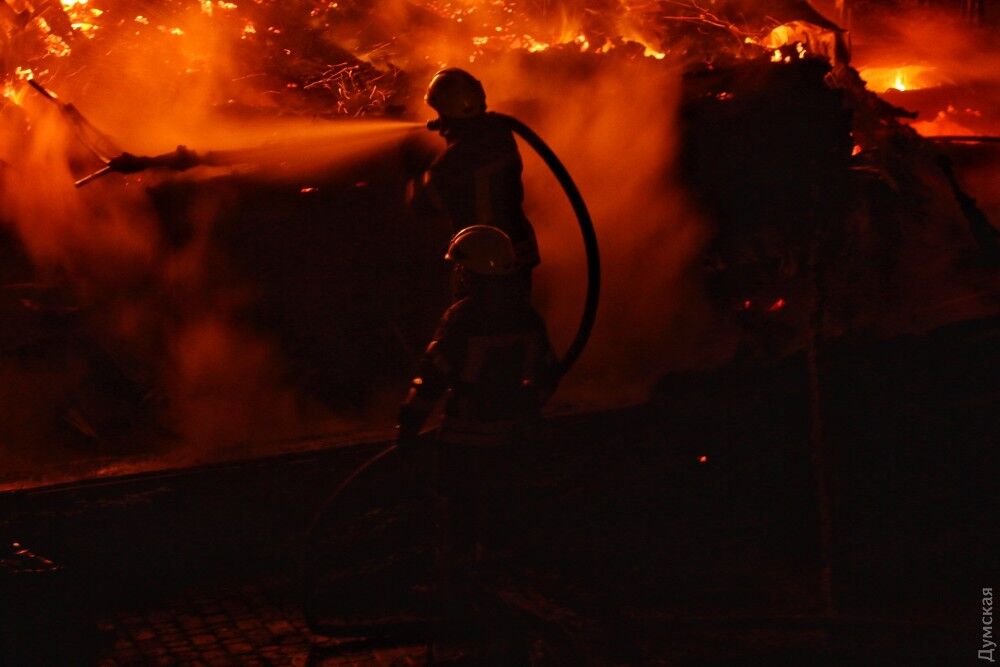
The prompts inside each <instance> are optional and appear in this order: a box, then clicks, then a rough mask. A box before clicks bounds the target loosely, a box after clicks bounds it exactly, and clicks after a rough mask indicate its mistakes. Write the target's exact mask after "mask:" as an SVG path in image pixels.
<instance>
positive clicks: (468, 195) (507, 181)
mask: <svg viewBox="0 0 1000 667" xmlns="http://www.w3.org/2000/svg"><path fill="white" fill-rule="evenodd" d="M425 99H426V101H427V104H428V105H430V107H431V108H432V109H434V110H435V111H436V112H437V113H438V119H437V120H435V121H432V122H431V123H429V124H428V127H431V128H432V129H436V130H437V131H438V132H439V133H440V134H441V136H443V137H444V138H445V141H446V142H447V148H446V149H445V151H444V153H442V154H441V155H440V156H439V157H438V158H437V159H436V160H435V161H434V162H433V163H432V164H431V166H430V169H429V170H428V171H427V172H426V173H424V175H423V177H422V179H421V182H420V183H419V184H418V187H417V188H416V191H415V193H414V204H415V205H416V206H417V208H418V209H422V210H425V211H436V212H438V213H443V214H444V215H446V216H447V217H448V219H449V221H450V223H451V226H452V230H453V232H458V231H459V230H462V229H465V228H467V227H470V226H473V225H490V226H493V227H496V228H498V229H500V230H501V231H503V232H504V233H505V234H506V235H507V236H508V237H509V238H510V240H511V243H512V244H513V247H514V254H515V257H516V267H515V268H514V269H513V270H512V272H511V273H512V277H511V280H510V282H511V284H518V285H520V286H521V287H522V288H523V289H524V290H525V291H530V289H531V270H532V269H533V268H534V267H535V266H536V265H537V264H538V263H539V255H538V245H537V243H536V241H535V232H534V229H533V228H532V226H531V223H530V222H529V221H528V218H527V216H525V214H524V209H523V208H522V204H523V201H524V186H523V185H522V183H521V172H522V170H523V166H522V164H521V154H520V153H519V152H518V149H517V143H516V142H515V140H514V134H513V132H512V131H511V127H510V125H509V124H508V123H507V122H505V121H504V119H503V118H502V117H500V116H498V115H495V114H492V113H487V112H486V93H485V91H484V90H483V84H482V83H480V82H479V80H477V79H476V78H475V77H474V76H472V75H471V74H469V73H468V72H466V71H464V70H461V69H457V68H447V69H443V70H441V71H439V72H438V73H437V74H435V75H434V78H433V79H431V82H430V85H429V86H428V88H427V96H426V98H425ZM463 271H464V270H463V269H462V268H461V265H460V266H459V268H458V270H457V272H458V284H457V286H456V287H457V288H456V292H457V294H458V295H459V296H460V295H461V293H462V292H463V289H464V288H463V287H462V283H463V282H464V279H463V278H462V273H463Z"/></svg>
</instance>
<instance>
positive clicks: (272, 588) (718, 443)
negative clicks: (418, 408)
mask: <svg viewBox="0 0 1000 667" xmlns="http://www.w3.org/2000/svg"><path fill="white" fill-rule="evenodd" d="M998 336H1000V321H998V320H996V319H991V320H984V321H976V322H967V323H960V324H955V325H952V326H949V327H946V328H943V329H939V330H937V331H934V332H932V333H929V334H927V335H923V336H918V337H909V338H904V339H896V340H892V341H886V342H880V343H867V344H846V343H837V344H829V345H826V346H822V347H821V349H820V355H819V370H820V374H819V377H820V392H821V397H822V403H821V406H822V421H823V425H824V429H823V433H824V436H825V443H826V446H827V448H828V450H829V451H830V452H831V456H830V457H829V458H828V465H829V467H828V472H829V473H830V475H829V476H830V478H831V479H832V480H833V503H832V517H833V539H832V544H833V548H832V554H833V591H834V602H835V606H836V609H837V611H838V612H839V614H840V618H841V619H842V620H841V621H840V622H837V623H834V624H833V625H830V624H827V623H824V622H822V621H821V620H820V618H819V617H820V616H821V615H822V612H823V603H822V598H821V594H820V590H821V589H820V584H819V582H820V554H821V550H820V547H819V537H820V528H819V512H818V505H817V501H816V494H815V485H814V472H815V471H814V469H813V467H812V466H811V460H812V454H811V445H810V444H809V442H810V440H809V431H810V419H809V414H810V410H809V396H810V393H809V391H808V383H807V377H808V376H807V372H806V368H805V363H804V356H799V357H794V356H793V357H790V358H789V359H788V360H787V361H786V362H783V363H781V364H779V365H772V366H769V367H750V366H743V367H737V366H730V367H726V368H723V369H720V370H717V371H713V372H699V373H692V374H689V375H677V376H670V377H668V378H667V379H665V380H664V382H663V383H662V384H661V386H660V387H659V389H658V391H657V393H656V395H655V396H654V398H653V399H652V400H651V401H650V402H649V403H647V404H645V405H641V406H636V407H634V408H629V409H624V410H619V411H614V412H605V413H595V414H589V415H580V416H574V417H560V418H553V419H551V420H549V421H548V422H547V423H546V425H545V428H544V429H542V432H541V433H540V434H539V436H538V439H537V444H536V447H537V449H536V455H535V457H533V458H532V459H531V460H528V461H525V462H524V465H523V469H524V470H525V475H524V479H523V480H522V481H523V487H522V488H523V492H522V493H521V494H520V495H519V496H518V498H517V499H516V501H517V502H519V503H521V504H522V505H521V506H522V507H523V508H524V511H523V512H522V513H521V514H522V515H523V516H524V517H525V521H524V525H523V531H524V532H523V536H524V539H523V546H522V549H521V551H520V552H519V554H518V556H519V559H518V561H519V565H518V566H517V567H509V568H507V569H506V572H505V575H504V581H505V583H504V584H502V585H501V587H500V588H501V595H502V598H503V599H504V600H505V601H506V602H507V604H508V606H509V607H510V608H512V609H513V610H515V611H514V613H515V615H516V616H517V617H518V618H519V619H521V621H522V622H523V623H524V626H523V627H525V628H526V630H525V632H526V633H527V635H528V636H529V637H530V638H531V639H532V640H533V647H534V648H533V652H534V654H535V656H536V658H537V661H538V664H584V663H585V662H591V663H592V664H723V663H725V664H733V663H736V664H803V663H804V662H807V661H808V662H813V663H818V664H876V663H877V664H960V663H963V662H965V658H966V657H968V658H970V659H974V658H973V657H972V656H973V655H974V652H975V651H976V650H977V649H978V648H979V645H978V642H979V633H980V630H981V628H980V624H979V620H978V619H979V616H980V615H981V613H980V602H979V598H980V591H981V589H982V588H983V587H984V586H991V585H993V581H992V579H991V577H993V576H994V575H995V573H996V572H997V571H998V570H997V569H996V568H995V567H993V565H995V556H994V555H993V553H992V544H991V541H990V540H989V538H988V537H987V535H988V533H989V531H990V529H991V527H992V526H993V525H994V523H995V522H994V520H993V518H992V517H994V516H995V515H994V513H993V512H992V509H991V503H990V498H991V496H992V494H991V493H990V490H991V482H992V480H991V478H990V475H991V474H992V471H993V470H995V469H996V467H995V464H996V454H995V446H996V444H997V438H996V414H997V410H998V407H1000V405H998V400H997V399H998V397H1000V391H998V390H1000V384H998V381H997V377H996V373H995V369H996V367H997V355H998V354H1000V345H998ZM380 447H381V446H380V445H379V444H371V445H358V446H351V447H343V448H329V449H325V450H321V451H317V452H313V453H309V454H292V455H284V456H278V457H274V458H270V459H262V460H255V461H248V462H242V463H235V464H226V465H218V466H207V467H202V468H195V469H188V470H179V471H172V472H164V473H154V474H143V475H136V476H132V477H124V478H117V479H106V480H96V481H90V482H82V483H77V484H69V485H62V486H56V487H49V488H40V489H34V490H25V491H19V492H12V493H7V494H4V495H3V496H2V497H0V503H2V507H3V510H4V511H3V514H2V516H3V517H5V518H4V520H3V526H2V532H3V534H4V535H5V536H11V537H16V538H17V539H19V540H20V541H21V542H23V543H24V544H26V545H29V546H30V547H31V548H32V549H33V550H35V551H36V552H37V553H40V554H42V555H45V556H48V557H49V558H52V559H53V560H54V561H56V562H57V563H59V564H61V565H63V566H64V569H63V570H61V571H58V572H54V573H50V574H49V575H48V576H45V575H35V576H30V575H23V574H22V575H20V576H14V575H12V574H10V573H6V574H5V576H4V580H3V586H4V587H5V588H7V591H8V592H7V593H6V594H4V595H3V597H2V600H3V603H2V604H3V607H4V612H5V613H6V614H9V616H8V618H7V622H6V623H5V625H4V627H5V628H6V629H8V632H9V631H10V629H12V628H15V629H16V630H15V632H14V633H12V634H13V640H18V641H23V642H27V643H28V644H29V645H30V646H31V651H32V652H33V653H34V654H35V655H44V650H43V649H46V650H50V651H51V655H52V656H55V657H52V658H51V659H43V660H42V664H88V663H91V662H97V661H99V660H103V661H104V664H201V663H205V664H305V660H306V656H307V655H308V653H309V650H310V645H311V641H312V640H311V639H310V637H309V634H308V633H307V631H306V629H305V626H304V623H303V619H302V616H301V612H300V611H299V605H298V596H297V593H296V591H297V590H298V589H297V587H296V586H293V585H292V584H291V583H290V582H292V581H295V580H296V579H295V572H296V571H297V570H296V567H295V564H296V562H297V554H298V553H299V549H300V547H301V536H302V533H303V530H304V528H305V526H306V523H307V521H308V519H309V517H310V516H311V515H312V514H313V513H314V512H315V510H316V508H317V507H318V506H319V504H320V501H321V500H322V499H323V497H324V496H325V495H326V494H327V493H328V492H329V490H330V489H331V488H333V486H334V485H335V484H336V483H337V482H338V481H339V480H340V479H342V478H343V477H344V475H345V474H346V472H347V471H349V470H351V469H352V468H354V467H355V466H356V465H357V464H358V463H360V462H361V461H363V460H364V459H365V458H366V457H368V456H370V455H371V454H373V453H375V452H376V451H379V449H380ZM701 456H707V460H706V461H705V462H704V463H701V462H700V461H699V457H701ZM42 619H47V620H45V621H44V622H43V621H42ZM97 623H101V624H104V626H105V627H106V629H107V632H105V636H104V639H103V640H102V641H103V644H101V643H100V642H98V641H97V640H98V639H99V637H97V636H96V634H92V632H91V631H92V630H93V628H94V627H95V625H96V624H97ZM80 627H82V628H85V630H84V631H81V633H82V634H81V635H75V634H74V632H71V631H70V630H71V629H72V628H80ZM74 637H75V639H74ZM80 637H83V639H81V638H80ZM7 639H8V641H12V638H11V635H10V634H9V635H8V637H7ZM92 639H93V640H94V642H96V644H95V645H96V646H97V647H98V648H95V649H94V652H93V654H92V655H93V656H95V657H94V658H93V659H90V658H89V657H87V658H85V657H84V655H86V654H85V653H83V652H82V651H83V649H82V648H81V647H82V646H84V645H87V644H88V643H91V640H92ZM15 643H17V642H16V641H15ZM409 643H410V644H413V641H412V640H411V641H410V642H409ZM64 644H65V645H66V646H64ZM64 648H65V649H66V650H68V653H60V651H62V650H63V649H64ZM313 649H314V652H315V653H316V654H317V655H318V656H327V658H328V659H329V660H330V662H327V663H323V664H365V665H376V664H413V662H407V661H408V660H409V661H412V660H418V659H419V656H420V655H421V651H422V650H423V649H422V647H421V646H420V645H419V643H418V645H417V646H413V647H411V648H410V649H406V650H403V649H399V650H392V649H389V648H385V649H373V648H372V647H364V646H359V645H357V644H351V645H347V646H346V647H344V648H341V649H335V648H331V647H330V644H329V642H327V643H325V644H322V643H318V644H314V645H313ZM67 655H69V656H73V657H72V658H67V657H66V656H67ZM97 656H99V657H97ZM331 656H333V657H331ZM407 656H409V657H407ZM581 656H588V657H587V660H582V659H581ZM251 657H252V659H251ZM254 660H256V661H257V663H255V662H254ZM338 660H341V661H342V662H337V661H338ZM199 661H200V662H199ZM4 664H8V662H4ZM10 664H18V662H17V661H14V662H12V663H10Z"/></svg>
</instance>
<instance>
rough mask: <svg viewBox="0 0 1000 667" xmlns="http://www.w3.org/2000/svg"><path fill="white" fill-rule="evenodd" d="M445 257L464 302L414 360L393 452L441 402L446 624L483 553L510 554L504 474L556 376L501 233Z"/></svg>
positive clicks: (477, 233)
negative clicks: (515, 285) (461, 283)
mask: <svg viewBox="0 0 1000 667" xmlns="http://www.w3.org/2000/svg"><path fill="white" fill-rule="evenodd" d="M445 258H446V259H447V260H450V261H452V262H454V263H455V264H456V265H458V266H459V267H461V268H462V270H463V272H464V274H465V276H466V288H467V293H466V295H465V296H464V297H463V298H462V299H460V300H459V301H457V302H456V303H455V304H454V305H452V306H451V307H450V308H449V309H448V310H447V311H446V312H445V314H444V316H443V317H442V319H441V322H440V324H439V326H438V329H437V332H436V333H435V335H434V339H433V340H432V341H431V343H430V344H429V345H428V346H427V350H426V351H425V352H424V355H423V357H422V359H421V360H420V363H419V366H418V370H417V373H416V377H414V379H413V383H412V385H411V387H410V390H409V393H408V394H407V396H406V399H405V400H404V401H403V404H402V406H401V408H400V413H399V425H398V443H399V447H400V449H402V450H404V451H405V450H407V449H412V447H413V444H414V443H415V442H416V438H417V433H418V431H419V429H420V427H421V426H422V425H423V423H424V421H425V420H426V418H427V416H428V415H429V414H430V412H431V411H432V410H433V408H434V407H435V405H436V403H437V402H438V400H439V399H440V398H442V397H443V396H444V395H445V394H447V403H446V405H445V416H444V421H443V423H442V426H441V429H440V435H439V445H440V464H439V480H438V481H439V488H440V492H441V494H442V496H443V497H444V498H445V505H446V510H445V520H444V524H445V529H444V531H443V533H444V534H443V539H441V540H440V544H439V550H440V558H439V564H438V570H439V577H438V579H439V586H440V594H441V596H440V597H441V600H442V602H443V603H444V606H445V612H446V616H448V617H455V615H456V614H458V615H459V616H461V615H465V616H467V615H468V611H469V610H468V607H469V605H472V606H475V604H476V603H474V602H473V601H472V600H473V598H475V597H476V595H477V591H478V588H477V587H478V583H475V580H476V577H475V576H474V573H475V572H476V570H477V568H478V565H477V561H479V560H481V556H482V554H483V552H484V545H485V546H486V547H493V546H495V545H507V544H508V543H509V538H510V537H511V536H512V535H513V534H514V533H513V525H512V521H511V518H512V516H513V515H512V513H511V508H510V505H509V503H510V500H511V494H510V493H509V488H510V483H511V477H510V475H511V473H512V472H513V471H514V470H515V469H516V467H517V466H518V465H519V463H520V460H519V459H520V457H519V455H518V451H519V448H520V447H521V446H522V445H523V444H524V443H525V439H526V436H527V434H528V429H529V428H530V426H531V424H532V422H533V421H534V420H536V419H537V418H538V416H539V414H540V408H541V406H542V405H543V404H544V403H545V401H546V400H547V399H548V398H549V397H550V396H551V395H552V393H553V391H554V390H555V386H556V383H557V381H558V374H557V362H556V359H555V356H554V354H553V351H552V346H551V344H550V342H549V338H548V334H547V333H546V329H545V324H544V322H543V321H542V318H541V317H540V316H539V315H538V313H537V312H536V311H535V310H534V309H533V308H532V306H531V305H530V303H529V300H528V295H527V294H526V293H524V292H521V291H517V290H511V289H509V287H508V285H507V280H508V279H509V277H510V275H511V274H513V273H515V272H517V271H519V270H521V269H522V265H521V264H520V263H519V261H518V258H517V254H516V251H515V249H514V245H513V244H512V243H511V240H510V238H509V237H508V236H507V234H505V233H504V232H503V231H501V230H500V229H498V228H496V227H490V226H485V225H476V226H472V227H469V228H466V229H463V230H462V231H460V232H459V233H458V234H456V235H455V237H454V238H453V239H452V241H451V244H450V246H449V248H448V254H447V255H446V257H445ZM461 610H465V611H461ZM480 611H482V610H480Z"/></svg>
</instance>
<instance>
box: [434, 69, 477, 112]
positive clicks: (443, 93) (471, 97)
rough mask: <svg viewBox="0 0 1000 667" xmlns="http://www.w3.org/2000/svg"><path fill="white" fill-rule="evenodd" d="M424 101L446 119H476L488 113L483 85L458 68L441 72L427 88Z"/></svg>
mask: <svg viewBox="0 0 1000 667" xmlns="http://www.w3.org/2000/svg"><path fill="white" fill-rule="evenodd" d="M424 100H425V101H426V102H427V104H428V105H429V106H430V107H431V108H432V109H434V110H435V111H437V112H438V114H439V115H441V116H442V117H444V118H474V117H476V116H478V115H480V114H481V113H483V112H484V111H486V91H485V90H484V89H483V84H482V83H480V82H479V79H477V78H476V77H474V76H472V75H471V74H469V73H468V72H466V71H465V70H464V69H459V68H457V67H448V68H445V69H443V70H439V71H438V72H437V74H435V75H434V78H432V79H431V82H430V85H428V86H427V95H426V96H424Z"/></svg>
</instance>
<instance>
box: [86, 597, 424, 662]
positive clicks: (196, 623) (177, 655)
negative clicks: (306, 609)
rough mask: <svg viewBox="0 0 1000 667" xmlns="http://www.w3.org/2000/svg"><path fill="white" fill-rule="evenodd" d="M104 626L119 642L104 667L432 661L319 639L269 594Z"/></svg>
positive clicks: (147, 613)
mask: <svg viewBox="0 0 1000 667" xmlns="http://www.w3.org/2000/svg"><path fill="white" fill-rule="evenodd" d="M105 626H106V628H107V630H108V632H109V635H110V634H111V633H113V637H114V639H113V645H112V646H110V648H109V649H108V650H107V651H106V652H105V657H104V658H103V659H102V660H101V662H100V663H99V664H100V665H101V667H119V666H125V665H129V666H132V665H190V666H192V667H195V666H198V667H201V666H207V667H216V666H223V665H241V666H242V665H247V666H249V667H252V666H264V665H268V666H270V665H274V666H285V665H322V666H331V667H332V666H335V665H336V666H338V667H340V666H342V667H347V666H354V667H390V666H391V667H406V666H410V665H423V664H424V661H425V649H424V647H420V646H408V647H393V648H370V647H368V648H366V647H365V646H364V644H363V643H362V642H358V641H351V640H343V639H337V640H335V639H328V638H314V637H313V636H312V635H311V633H310V632H309V629H308V628H307V627H306V623H305V620H304V619H303V617H302V613H301V611H300V610H299V609H298V606H297V604H296V603H295V601H294V600H290V599H288V596H287V594H285V593H283V592H281V591H275V590H273V589H267V588H238V587H234V588H219V589H217V590H215V591H212V592H207V593H206V592H203V591H198V592H197V593H195V594H192V595H190V596H178V597H176V598H174V599H171V600H168V601H166V602H165V603H164V604H161V605H157V606H156V607H155V608H151V609H145V610H142V611H134V612H133V611H124V612H120V613H117V614H114V615H113V616H111V617H110V618H108V619H106V623H105Z"/></svg>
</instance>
